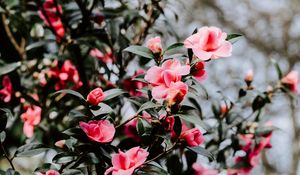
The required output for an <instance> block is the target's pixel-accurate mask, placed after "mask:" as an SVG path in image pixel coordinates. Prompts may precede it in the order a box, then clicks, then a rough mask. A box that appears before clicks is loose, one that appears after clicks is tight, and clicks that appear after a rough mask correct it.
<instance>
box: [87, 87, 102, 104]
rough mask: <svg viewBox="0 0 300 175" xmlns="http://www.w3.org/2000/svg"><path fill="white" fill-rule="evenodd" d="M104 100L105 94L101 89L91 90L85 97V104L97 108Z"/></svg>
mask: <svg viewBox="0 0 300 175" xmlns="http://www.w3.org/2000/svg"><path fill="white" fill-rule="evenodd" d="M104 98H105V94H104V92H103V91H102V89H101V88H96V89H94V90H92V91H91V92H90V93H89V94H88V96H87V102H88V103H89V104H91V105H93V106H97V105H98V104H99V103H100V102H101V101H103V100H104Z"/></svg>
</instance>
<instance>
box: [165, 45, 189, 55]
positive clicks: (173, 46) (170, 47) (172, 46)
mask: <svg viewBox="0 0 300 175" xmlns="http://www.w3.org/2000/svg"><path fill="white" fill-rule="evenodd" d="M183 45H184V44H183V43H174V44H172V45H170V46H169V47H168V48H167V49H166V50H165V51H164V53H165V52H168V51H170V50H173V49H177V48H181V47H182V46H183Z"/></svg>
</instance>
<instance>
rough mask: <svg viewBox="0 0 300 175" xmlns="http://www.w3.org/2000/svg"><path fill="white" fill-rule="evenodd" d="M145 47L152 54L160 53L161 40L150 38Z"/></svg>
mask: <svg viewBox="0 0 300 175" xmlns="http://www.w3.org/2000/svg"><path fill="white" fill-rule="evenodd" d="M147 47H148V49H150V50H151V51H152V52H153V53H162V51H163V48H162V45H161V40H160V37H159V36H157V37H154V38H150V39H149V40H148V41H147Z"/></svg>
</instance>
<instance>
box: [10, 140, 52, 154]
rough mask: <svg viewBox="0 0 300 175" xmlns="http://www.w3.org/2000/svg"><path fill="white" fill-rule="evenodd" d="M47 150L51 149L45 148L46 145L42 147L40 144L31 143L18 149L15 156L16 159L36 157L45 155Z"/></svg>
mask: <svg viewBox="0 0 300 175" xmlns="http://www.w3.org/2000/svg"><path fill="white" fill-rule="evenodd" d="M47 150H49V148H47V147H45V146H44V145H42V144H40V143H30V144H27V145H23V146H21V147H19V148H18V149H17V152H16V154H15V156H16V157H29V156H35V155H38V154H40V153H43V152H45V151H47Z"/></svg>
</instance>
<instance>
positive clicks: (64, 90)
mask: <svg viewBox="0 0 300 175" xmlns="http://www.w3.org/2000/svg"><path fill="white" fill-rule="evenodd" d="M60 93H66V94H70V95H73V96H75V97H78V98H80V99H82V100H84V101H85V98H84V97H83V96H82V95H81V94H80V93H79V92H76V91H73V90H71V89H63V90H59V91H57V92H54V93H53V94H52V95H51V96H54V95H57V94H60Z"/></svg>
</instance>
